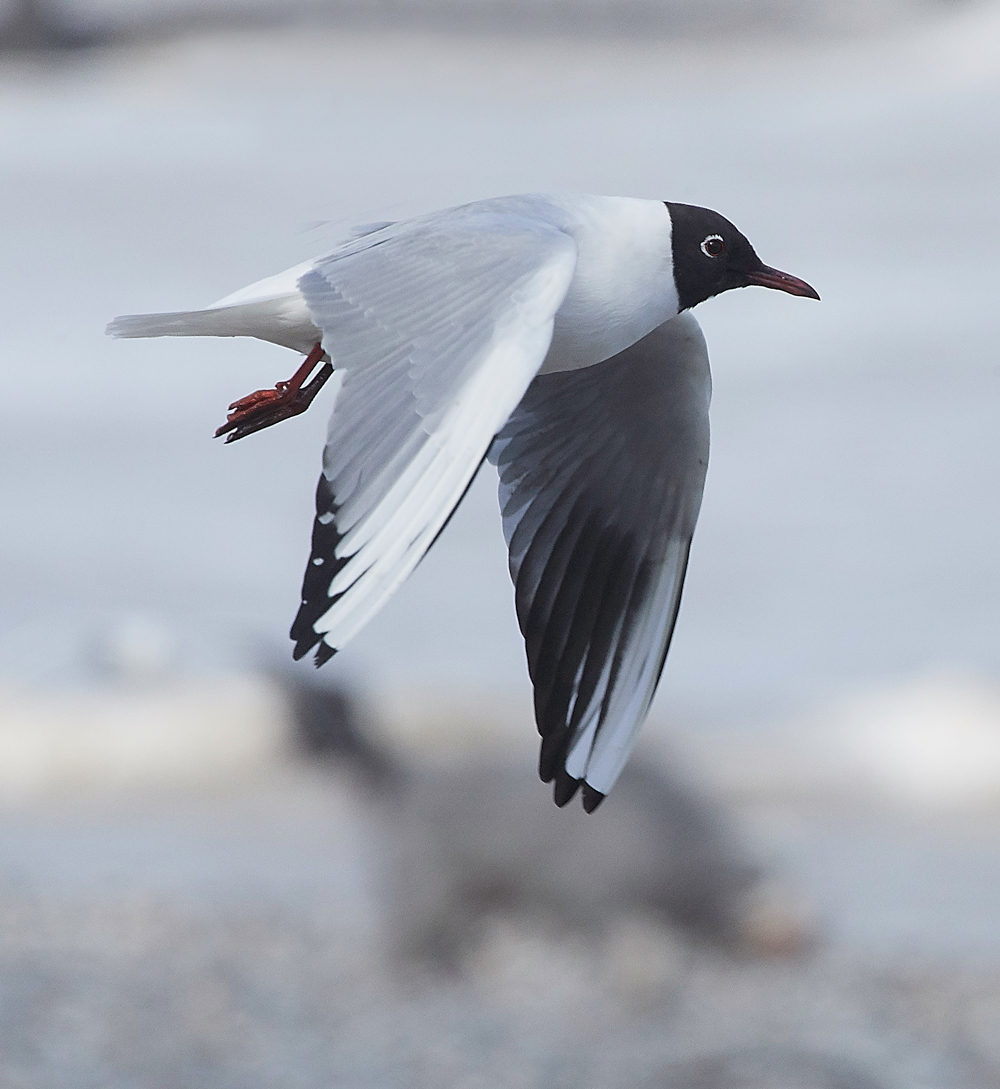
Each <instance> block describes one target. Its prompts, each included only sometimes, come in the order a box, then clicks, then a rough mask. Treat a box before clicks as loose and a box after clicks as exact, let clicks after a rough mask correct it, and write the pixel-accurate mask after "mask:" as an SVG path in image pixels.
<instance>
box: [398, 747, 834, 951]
mask: <svg viewBox="0 0 1000 1089" xmlns="http://www.w3.org/2000/svg"><path fill="white" fill-rule="evenodd" d="M386 825H387V827H388V829H389V833H390V837H391V838H393V839H394V840H395V843H394V855H395V863H394V867H393V875H392V876H393V880H392V886H391V889H390V892H389V897H390V911H389V919H390V923H389V925H390V928H391V930H392V932H393V938H394V941H395V943H396V945H397V946H398V947H399V949H400V950H401V951H402V952H403V953H404V954H406V955H408V956H412V957H416V958H418V959H424V960H426V961H429V962H432V963H437V964H439V965H440V966H442V967H445V968H456V967H459V966H460V965H461V962H462V960H463V958H464V957H465V956H466V955H467V954H468V952H469V951H470V950H471V949H473V948H475V946H476V944H477V942H478V941H480V940H481V939H482V936H483V933H484V929H485V927H486V924H487V922H488V921H489V920H490V919H491V918H493V917H495V916H497V915H498V914H499V915H507V916H512V917H518V918H522V919H524V920H528V921H530V922H531V923H532V925H542V926H546V927H548V928H550V929H551V930H553V932H557V933H558V932H562V931H575V932H578V933H580V934H581V935H583V936H584V937H586V938H587V940H588V941H590V942H591V943H593V944H594V945H595V946H598V945H602V944H603V943H604V942H606V941H607V940H608V937H609V934H610V933H611V932H612V931H613V929H614V927H615V926H616V925H618V923H619V922H620V921H621V919H622V917H626V916H627V917H638V918H640V919H652V920H654V921H655V924H656V926H658V927H660V928H666V930H667V931H668V932H669V931H670V930H672V929H673V928H680V929H681V930H682V931H684V932H685V933H686V934H687V935H688V936H689V937H693V938H694V939H696V940H701V941H705V942H708V943H713V944H715V945H718V946H721V947H723V948H726V949H728V950H730V951H732V952H743V953H750V954H754V955H765V956H774V955H790V954H795V953H799V952H802V951H803V950H804V948H805V947H806V946H807V945H808V944H809V942H810V940H811V938H812V929H813V924H812V921H811V919H810V918H809V916H808V913H807V912H806V911H804V909H803V907H802V905H801V904H800V903H799V902H798V901H797V900H796V899H795V898H794V897H792V896H791V895H790V894H788V893H787V892H782V891H780V890H779V888H778V886H777V885H776V884H774V883H773V882H772V881H771V880H770V879H769V878H768V877H767V876H766V875H765V874H764V873H763V872H762V870H761V868H760V867H759V866H758V865H757V864H756V863H754V862H753V861H752V860H751V859H750V858H749V855H748V852H747V851H746V849H745V848H744V846H743V845H742V844H741V843H740V842H739V840H738V839H737V837H735V835H734V834H733V833H732V832H731V831H730V829H729V828H728V827H727V824H726V821H725V819H724V817H723V814H722V813H721V812H720V811H718V810H717V809H716V807H714V806H713V805H712V803H711V802H710V801H708V800H707V799H705V798H703V797H700V796H699V795H698V794H697V792H696V791H694V790H693V789H692V788H691V787H690V786H688V785H687V784H684V783H682V782H681V781H680V780H679V779H677V778H676V777H674V776H672V775H669V774H667V773H665V772H664V771H662V770H661V769H659V768H658V767H656V766H655V765H653V764H651V763H647V762H643V761H642V760H641V759H633V760H632V761H631V762H630V763H629V765H628V766H627V767H626V770H625V772H624V773H623V775H622V777H621V779H620V780H619V782H618V784H617V785H616V787H615V790H614V792H613V793H612V795H611V796H610V798H609V800H608V802H606V803H605V804H604V806H602V809H601V812H600V813H598V814H595V815H594V816H593V817H586V816H584V815H583V814H582V813H580V812H579V811H578V810H577V809H576V807H568V808H567V809H563V810H560V809H557V808H556V807H555V806H554V805H553V804H552V800H551V798H550V796H549V792H548V791H547V790H545V789H544V788H542V787H540V785H539V784H538V782H537V781H535V780H534V777H533V776H532V775H531V772H530V769H529V768H527V767H524V766H511V765H509V764H504V763H496V764H490V763H488V762H481V761H480V762H475V763H467V764H463V765H460V766H456V767H448V768H439V769H434V770H425V771H421V772H419V773H417V772H415V773H414V774H413V775H412V776H411V777H410V778H409V781H408V782H407V785H406V789H405V791H404V792H403V793H402V795H401V796H400V798H399V802H398V807H397V808H393V809H392V811H391V812H389V813H387V815H386ZM668 940H670V939H668Z"/></svg>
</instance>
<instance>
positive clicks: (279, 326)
mask: <svg viewBox="0 0 1000 1089" xmlns="http://www.w3.org/2000/svg"><path fill="white" fill-rule="evenodd" d="M107 333H108V335H109V336H113V337H126V338H128V337H257V338H258V339H259V340H268V341H271V343H273V344H281V345H283V346H284V347H286V348H292V349H294V350H295V351H297V352H302V353H303V354H306V353H308V352H309V351H310V350H311V349H312V347H313V345H314V344H316V343H318V342H319V340H320V339H321V334H320V331H319V330H318V329H317V328H316V326H315V325H314V324H313V321H312V315H311V314H310V312H309V310H308V309H307V308H306V305H305V302H304V301H303V299H302V296H301V295H299V294H297V293H296V294H295V295H285V296H280V297H278V298H271V299H262V300H256V301H254V302H246V303H239V304H237V305H234V306H213V307H209V308H208V309H207V310H179V311H177V312H176V313H173V314H127V315H125V316H124V317H121V318H115V320H114V321H113V322H111V324H110V325H109V326H108V328H107Z"/></svg>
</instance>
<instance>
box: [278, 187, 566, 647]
mask: <svg viewBox="0 0 1000 1089" xmlns="http://www.w3.org/2000/svg"><path fill="white" fill-rule="evenodd" d="M575 262H576V246H575V244H574V242H573V241H572V239H571V238H569V236H568V235H566V234H564V233H563V232H561V231H559V230H558V229H556V228H554V227H552V226H550V225H548V224H546V223H544V222H541V221H538V220H534V219H532V218H530V217H529V216H524V215H520V216H518V215H511V214H509V213H508V214H502V213H499V214H498V212H497V211H496V210H495V209H486V210H484V209H482V208H477V207H476V206H474V205H473V206H468V207H466V208H460V209H454V210H452V211H450V212H447V213H439V214H437V215H434V216H428V217H426V218H424V219H421V220H415V221H411V222H409V223H404V224H398V225H393V226H390V227H387V228H385V229H382V230H379V231H377V232H376V233H374V234H371V235H368V236H366V237H364V238H361V239H358V240H356V241H354V242H351V243H348V244H347V245H345V246H343V247H341V249H339V250H337V251H335V252H334V253H332V254H330V255H329V256H327V257H323V258H320V259H319V260H318V261H316V262H315V265H314V267H313V269H312V270H310V271H308V272H306V273H305V274H304V275H303V276H302V277H301V279H300V280H299V290H300V291H301V293H302V296H303V297H304V298H305V301H306V303H307V305H308V307H309V310H310V311H311V312H312V315H313V319H314V321H315V322H316V324H317V325H318V326H319V327H320V329H321V330H322V333H323V347H324V349H325V350H326V352H327V353H328V354H329V356H330V358H331V359H332V361H333V363H334V366H335V368H336V370H337V371H338V372H339V373H340V375H341V376H342V384H341V387H340V390H339V392H338V396H337V402H336V405H335V408H334V412H333V416H332V417H331V420H330V431H329V439H328V442H327V446H326V450H325V452H324V457H323V475H322V476H321V477H320V481H319V486H318V488H317V492H316V511H317V514H316V521H315V524H314V528H313V540H312V555H311V556H310V559H309V564H308V566H307V568H306V575H305V579H304V581H303V587H302V605H301V608H300V610H299V613H298V616H297V617H296V619H295V623H294V624H293V626H292V632H291V634H292V638H293V639H294V640H295V641H296V647H295V657H296V658H299V657H301V656H302V655H303V654H305V653H307V652H308V651H309V650H310V649H311V648H313V647H316V646H317V644H318V649H317V652H316V661H317V663H318V664H321V663H322V662H323V661H325V660H326V659H327V658H329V657H330V655H332V654H333V653H334V651H335V650H337V649H338V648H340V647H342V646H343V645H344V644H345V643H346V642H347V640H348V639H350V638H351V636H353V635H354V634H355V633H356V632H357V631H358V630H359V629H360V628H361V627H362V626H363V625H364V624H365V623H366V622H367V621H368V620H369V619H370V618H371V617H372V616H373V615H374V614H375V613H376V612H377V611H378V609H379V608H380V607H381V606H382V605H383V604H384V603H385V602H386V600H387V599H388V598H389V596H390V595H391V594H392V593H393V591H394V590H395V589H396V588H397V587H398V586H399V584H400V583H401V582H402V581H403V580H404V579H405V578H406V577H407V575H409V573H410V572H411V571H412V570H413V568H414V567H415V566H416V564H417V563H418V562H419V560H420V558H421V557H422V556H423V554H424V553H425V552H426V551H427V549H428V548H429V547H430V545H431V544H432V543H433V541H434V539H435V537H436V536H437V534H438V533H439V532H440V530H441V528H442V527H443V525H444V523H445V522H446V521H447V519H448V517H449V515H450V514H451V512H452V511H453V510H454V508H455V506H456V505H457V504H458V502H459V500H460V499H461V498H462V495H463V494H464V492H465V489H466V488H467V487H468V485H469V483H470V481H471V480H472V477H473V476H474V475H475V472H476V470H477V469H478V467H479V465H480V463H481V462H482V459H483V457H484V456H485V453H486V450H487V448H488V446H489V444H490V441H491V440H492V438H493V436H494V435H495V434H496V432H497V431H498V430H499V428H500V427H501V426H502V425H503V424H504V422H505V421H506V420H507V418H508V416H509V415H510V413H511V412H512V410H513V409H514V407H515V406H516V405H517V403H518V401H519V400H520V399H521V397H522V396H523V394H524V391H525V389H526V388H527V387H528V384H529V383H530V382H531V379H532V378H533V377H534V375H535V373H536V372H537V371H538V368H539V366H540V365H541V363H542V360H543V359H544V357H545V353H546V351H547V350H548V345H549V341H550V340H551V337H552V323H553V318H554V316H555V312H556V310H558V308H559V306H560V304H561V302H562V300H563V297H564V296H565V294H566V290H567V288H568V286H569V283H570V280H571V279H572V276H573V270H574V267H575Z"/></svg>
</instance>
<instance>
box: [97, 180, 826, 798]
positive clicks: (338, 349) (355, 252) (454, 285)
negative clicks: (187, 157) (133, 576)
mask: <svg viewBox="0 0 1000 1089" xmlns="http://www.w3.org/2000/svg"><path fill="white" fill-rule="evenodd" d="M751 284H758V285H760V286H762V287H769V288H776V289H778V290H779V291H786V292H788V293H789V294H790V295H802V296H805V297H807V298H812V299H818V298H819V296H818V295H817V294H816V292H815V291H814V290H813V288H811V287H810V286H809V285H808V284H807V283H805V282H804V281H803V280H799V279H797V278H796V277H794V276H789V275H788V274H787V273H784V272H778V271H777V270H776V269H773V268H769V267H768V266H766V265H765V264H763V263H762V262H761V260H760V259H759V258H758V257H757V254H756V253H755V252H754V249H753V247H752V246H751V245H750V243H749V242H748V241H747V239H746V238H745V237H744V236H743V235H742V234H741V233H740V232H739V231H738V230H737V229H736V228H735V227H734V226H733V224H732V223H730V222H729V220H727V219H725V218H723V216H721V215H719V214H718V213H717V212H713V211H710V210H709V209H707V208H698V207H694V206H692V205H688V204H677V203H673V202H669V201H667V202H664V201H654V200H638V199H632V198H623V197H597V196H577V195H573V196H565V195H554V196H553V195H526V196H515V197H501V198H496V199H493V200H483V201H477V202H476V203H473V204H467V205H464V206H462V207H459V208H451V209H448V210H446V211H442V212H435V213H433V214H431V215H426V216H421V217H419V218H417V219H411V220H408V221H406V222H400V223H375V224H369V225H368V226H366V227H362V228H358V229H357V230H356V231H355V232H354V235H353V237H351V238H350V239H349V240H348V241H346V242H344V243H343V244H341V245H340V246H338V247H337V248H336V249H334V250H333V251H332V252H330V253H327V254H324V255H323V256H322V257H318V258H316V259H315V260H312V261H307V262H305V263H304V264H302V265H298V266H297V267H295V268H292V269H289V270H288V271H287V272H283V273H279V274H278V275H276V276H272V277H270V278H269V279H266V280H261V281H260V282H258V283H255V284H252V285H251V286H250V287H246V288H243V290H241V291H237V292H236V293H235V294H233V295H229V296H227V297H226V298H224V299H220V300H219V302H217V303H215V304H213V305H212V306H210V307H207V308H206V309H204V310H193V311H187V312H180V313H169V314H138V315H132V316H128V317H121V318H117V319H116V320H115V321H113V322H112V323H111V325H110V326H109V327H108V332H109V333H110V334H111V335H113V336H116V337H156V336H249V337H257V338H259V339H261V340H266V341H271V342H272V343H275V344H281V345H284V346H285V347H288V348H291V349H293V350H294V351H297V352H300V353H301V354H303V355H304V356H305V357H306V358H305V361H304V362H303V364H302V366H301V367H300V368H299V369H298V370H297V371H296V373H295V375H294V376H293V377H292V378H291V379H290V380H289V381H287V382H279V383H278V385H277V386H276V387H275V388H274V389H271V390H258V391H257V392H256V393H252V394H250V395H249V396H247V397H244V398H242V399H241V400H239V401H236V402H234V404H232V405H231V406H230V409H231V412H230V415H229V418H228V420H227V422H226V424H224V425H223V426H222V427H220V428H219V431H218V434H220V435H222V434H224V435H226V436H227V439H226V441H227V442H232V441H234V440H236V439H241V438H243V437H245V436H246V435H250V434H252V433H253V432H255V431H259V430H261V429H262V428H265V427H270V426H271V425H272V424H275V423H278V422H279V421H281V420H285V419H287V418H289V417H290V416H294V415H296V414H298V413H300V412H303V411H305V409H306V408H308V406H309V404H310V403H311V402H312V400H313V398H314V397H315V396H316V394H317V392H318V391H319V389H320V388H321V387H322V385H323V384H324V383H325V382H326V381H327V380H328V379H329V377H330V376H331V375H332V374H334V373H336V374H337V375H338V377H339V388H338V389H337V393H336V397H335V401H334V406H333V414H332V416H331V419H330V427H329V437H328V440H327V444H326V448H325V450H324V453H323V471H322V474H321V476H320V478H319V486H318V487H317V489H316V519H315V522H314V524H313V534H312V553H311V555H310V558H309V562H308V564H307V567H306V573H305V578H304V581H303V586H302V603H301V606H300V608H299V612H298V615H297V617H296V618H295V622H294V624H293V625H292V630H291V637H292V639H293V640H294V641H295V650H294V656H295V657H296V658H300V657H302V656H303V655H304V654H307V653H308V652H309V651H315V661H316V664H317V665H322V664H323V663H324V662H326V661H327V660H328V659H329V658H331V657H332V656H333V655H334V654H335V653H336V652H337V651H338V650H339V649H340V648H341V647H343V646H344V645H345V644H346V643H347V641H348V640H349V639H350V638H351V637H352V636H353V635H354V634H356V633H357V632H358V631H359V630H360V629H361V628H362V627H363V626H364V625H365V624H366V623H367V622H368V621H369V620H370V619H371V618H372V616H374V615H375V613H376V612H378V610H379V609H380V608H381V607H382V606H383V605H384V604H385V603H386V601H388V599H389V598H390V597H391V596H392V594H393V592H394V591H395V590H396V588H397V587H398V586H399V585H400V584H401V583H402V582H403V580H404V579H405V578H406V577H407V576H408V575H409V574H410V572H411V571H412V570H413V569H414V567H416V565H417V564H418V563H419V562H420V559H421V557H422V556H423V555H424V553H425V552H426V551H427V550H428V549H429V548H430V547H431V545H432V544H433V543H434V541H435V540H436V539H437V536H438V534H439V533H440V532H441V531H442V529H443V528H444V526H445V524H446V523H447V521H448V519H449V517H450V516H451V514H452V513H453V512H454V510H455V508H456V507H457V506H458V504H459V503H460V502H461V500H462V497H463V496H464V494H465V492H466V490H467V489H468V487H469V485H470V484H471V482H472V480H473V478H474V476H475V475H476V472H477V470H478V469H479V467H480V465H481V464H482V462H483V461H484V460H485V459H487V458H488V459H489V460H490V461H491V462H492V463H493V464H494V465H496V467H497V469H498V470H499V476H500V507H501V511H502V516H503V532H504V536H505V537H506V540H507V546H508V550H509V562H510V573H511V577H512V578H513V581H514V588H515V601H516V608H517V617H518V622H519V624H520V628H521V632H522V634H523V636H524V641H525V646H526V650H527V658H528V671H529V673H530V676H531V681H532V684H533V686H534V704H535V718H536V722H537V725H538V731H539V733H540V735H541V738H542V743H541V758H540V764H539V771H540V774H541V777H542V779H543V780H544V781H545V782H553V783H554V788H553V790H554V799H555V802H556V804H557V805H565V804H566V803H567V802H568V801H569V800H570V799H571V798H572V797H573V795H574V794H575V793H576V792H577V790H578V789H580V788H581V787H582V798H583V806H584V808H585V809H586V810H587V811H588V812H592V811H593V810H594V809H595V808H596V807H597V806H598V805H599V804H600V802H601V801H602V799H603V798H604V796H605V795H606V794H607V793H608V791H609V790H610V789H611V787H612V786H613V784H614V782H615V780H616V779H617V778H618V775H619V773H620V772H621V770H622V768H623V766H624V765H625V761H626V760H627V758H628V754H629V752H630V751H631V749H632V746H633V745H634V743H635V739H636V735H637V733H638V731H639V728H640V726H641V725H642V723H643V721H644V719H645V717H646V713H647V711H648V709H649V705H650V702H651V701H652V698H653V694H654V692H655V691H656V686H657V683H658V681H659V677H660V673H661V671H662V669H663V663H664V659H665V658H666V654H667V648H668V646H669V644H670V637H671V634H672V632H673V629H674V623H675V620H676V617H677V610H678V606H679V604H680V596H681V586H682V584H683V581H684V571H685V568H686V566H687V558H688V550H689V548H690V544H691V537H692V534H693V533H694V527H695V521H696V519H697V516H698V509H699V506H700V504H701V495H702V489H703V485H704V481H705V470H706V466H707V463H708V406H709V398H710V392H711V379H710V374H709V367H708V353H707V350H706V347H705V340H704V338H703V336H702V334H701V330H700V328H699V326H698V323H697V321H696V320H695V319H694V317H692V315H691V313H690V311H691V308H692V307H694V306H696V305H697V304H698V303H700V302H703V301H704V300H705V299H708V298H711V297H712V296H713V295H718V294H720V293H721V292H723V291H728V290H730V289H731V288H736V287H747V286H749V285H751ZM314 372H315V373H314Z"/></svg>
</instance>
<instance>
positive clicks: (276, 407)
mask: <svg viewBox="0 0 1000 1089" xmlns="http://www.w3.org/2000/svg"><path fill="white" fill-rule="evenodd" d="M322 358H323V346H322V345H321V344H317V345H316V346H315V347H314V348H313V350H312V351H311V352H310V353H309V354H308V355H307V356H306V358H305V361H304V362H303V364H302V366H301V367H299V369H298V370H297V371H296V372H295V374H293V375H292V377H291V378H290V379H289V380H288V381H287V382H279V383H278V384H277V385H276V386H275V387H274V389H259V390H257V391H256V392H254V393H250V394H247V396H246V397H241V398H240V399H239V400H238V401H233V403H232V404H231V405H230V406H229V409H230V411H229V415H228V416H227V417H226V422H225V423H224V424H223V425H222V427H220V428H219V429H218V430H217V431H216V432H215V437H216V438H220V437H221V436H222V435H228V437H227V439H226V442H227V443H228V442H235V441H236V440H237V439H243V438H246V436H247V435H252V434H253V433H254V432H255V431H263V430H264V428H265V427H273V426H274V424H276V423H281V421H282V420H288V419H291V417H292V416H298V415H299V414H300V413H302V412H305V410H306V409H307V408H308V407H309V406H310V405H311V404H312V402H313V398H314V397H315V396H316V394H317V393H319V391H320V390H321V389H322V388H323V386H324V385H325V384H326V382H327V380H328V379H329V377H330V375H331V374H333V364H332V363H330V362H329V361H327V362H326V363H324V364H323V366H322V367H320V369H319V370H318V371H317V373H316V375H315V376H314V377H313V379H312V380H311V381H309V382H308V383H307V382H306V379H307V378H308V377H309V375H310V374H312V371H313V369H314V368H315V367H316V364H317V363H319V362H320V360H321V359H322Z"/></svg>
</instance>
